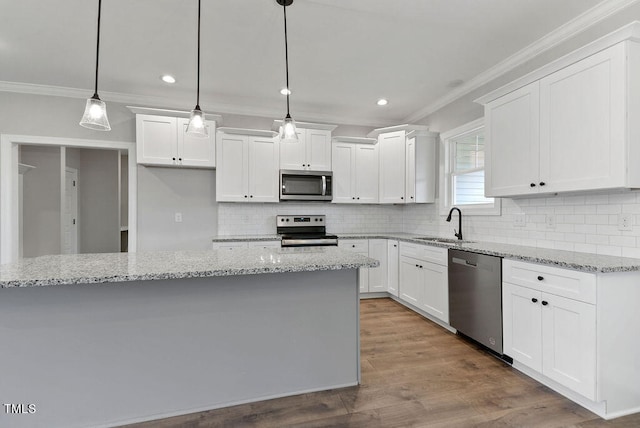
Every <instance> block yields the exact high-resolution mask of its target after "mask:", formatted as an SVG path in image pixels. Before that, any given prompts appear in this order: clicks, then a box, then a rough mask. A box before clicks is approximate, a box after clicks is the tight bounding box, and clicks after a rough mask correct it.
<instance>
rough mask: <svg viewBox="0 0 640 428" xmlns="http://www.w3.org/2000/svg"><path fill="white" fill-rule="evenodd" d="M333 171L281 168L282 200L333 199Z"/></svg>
mask: <svg viewBox="0 0 640 428" xmlns="http://www.w3.org/2000/svg"><path fill="white" fill-rule="evenodd" d="M332 182H333V173H332V172H331V171H296V170H291V169H281V170H280V200H281V201H325V202H326V201H331V199H333V191H332V190H333V188H332Z"/></svg>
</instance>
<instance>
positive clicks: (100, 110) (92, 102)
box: [80, 0, 111, 131]
mask: <svg viewBox="0 0 640 428" xmlns="http://www.w3.org/2000/svg"><path fill="white" fill-rule="evenodd" d="M101 10H102V0H98V37H97V39H96V82H95V89H94V91H93V96H92V97H91V98H89V99H88V100H87V105H86V107H85V108H84V114H83V115H82V120H80V125H82V126H84V127H85V128H89V129H93V130H96V131H111V125H109V119H108V118H107V106H106V105H105V103H104V101H102V100H101V99H100V97H99V96H98V60H99V57H100V11H101Z"/></svg>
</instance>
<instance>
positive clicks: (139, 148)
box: [136, 114, 221, 168]
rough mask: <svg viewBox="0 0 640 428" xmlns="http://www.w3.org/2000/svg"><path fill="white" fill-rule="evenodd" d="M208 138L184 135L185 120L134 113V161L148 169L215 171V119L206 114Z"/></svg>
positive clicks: (214, 116)
mask: <svg viewBox="0 0 640 428" xmlns="http://www.w3.org/2000/svg"><path fill="white" fill-rule="evenodd" d="M207 116H209V117H210V118H211V119H212V120H206V121H205V126H206V127H207V130H208V133H209V134H208V136H207V137H193V136H190V135H187V134H186V132H185V131H186V129H187V125H188V123H189V119H188V118H186V117H175V116H163V115H156V114H136V156H137V162H138V163H139V164H142V165H148V166H170V167H190V168H215V166H216V139H215V138H216V137H215V134H216V119H215V118H219V119H218V122H219V121H220V119H221V118H220V116H216V115H207Z"/></svg>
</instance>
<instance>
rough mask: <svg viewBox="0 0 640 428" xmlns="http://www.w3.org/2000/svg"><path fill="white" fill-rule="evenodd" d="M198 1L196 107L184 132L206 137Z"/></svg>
mask: <svg viewBox="0 0 640 428" xmlns="http://www.w3.org/2000/svg"><path fill="white" fill-rule="evenodd" d="M200 1H201V0H198V88H197V92H196V107H195V108H194V109H193V110H191V116H190V117H189V125H187V131H186V132H187V134H189V135H193V136H194V137H207V136H208V135H209V132H208V131H207V127H206V125H205V123H204V113H203V112H202V110H200Z"/></svg>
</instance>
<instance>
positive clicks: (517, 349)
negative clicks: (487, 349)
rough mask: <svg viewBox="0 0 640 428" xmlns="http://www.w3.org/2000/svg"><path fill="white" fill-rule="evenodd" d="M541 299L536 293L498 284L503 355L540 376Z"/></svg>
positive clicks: (511, 285) (507, 284)
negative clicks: (500, 296) (500, 295)
mask: <svg viewBox="0 0 640 428" xmlns="http://www.w3.org/2000/svg"><path fill="white" fill-rule="evenodd" d="M541 308H542V297H541V293H540V292H539V291H537V290H532V289H530V288H525V287H520V286H519V285H514V284H509V283H503V284H502V329H503V333H504V334H503V344H504V353H505V354H506V355H508V356H510V357H511V358H513V359H514V360H515V361H518V362H519V363H522V364H524V365H525V366H528V367H531V368H532V369H533V370H535V371H537V372H542V318H541V316H542V313H541Z"/></svg>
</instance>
